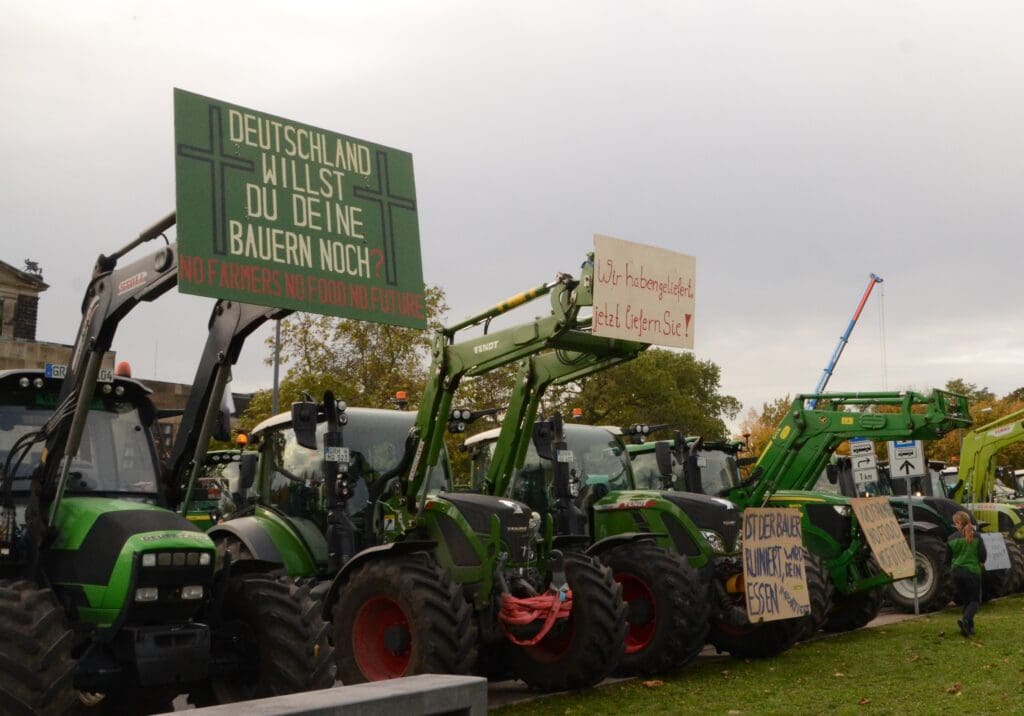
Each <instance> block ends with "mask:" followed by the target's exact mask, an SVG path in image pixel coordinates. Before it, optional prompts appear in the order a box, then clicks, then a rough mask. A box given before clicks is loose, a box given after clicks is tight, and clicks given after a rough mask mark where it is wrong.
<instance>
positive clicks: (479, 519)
mask: <svg viewBox="0 0 1024 716" xmlns="http://www.w3.org/2000/svg"><path fill="white" fill-rule="evenodd" d="M442 497H443V498H444V499H445V500H447V501H448V502H450V503H451V504H452V505H454V506H455V507H456V509H458V511H459V512H460V513H461V514H462V516H463V517H464V518H465V520H466V521H467V522H468V523H469V525H470V527H472V528H473V531H474V532H476V533H477V534H478V535H480V536H481V537H484V538H486V537H487V536H488V535H489V534H490V532H491V517H492V516H495V515H496V516H497V517H498V521H499V523H500V524H501V541H502V543H503V545H504V547H505V550H506V551H507V552H508V555H509V561H510V562H512V563H516V562H525V561H528V560H529V558H530V513H531V510H530V508H529V507H528V506H527V505H524V504H523V503H521V502H516V501H514V500H504V499H500V498H497V497H490V496H489V495H474V494H470V493H452V492H446V493H444V494H443V495H442Z"/></svg>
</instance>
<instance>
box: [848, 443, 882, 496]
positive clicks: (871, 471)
mask: <svg viewBox="0 0 1024 716" xmlns="http://www.w3.org/2000/svg"><path fill="white" fill-rule="evenodd" d="M850 470H851V472H852V474H853V484H854V486H855V487H856V488H857V493H858V495H859V494H860V492H861V490H860V486H861V485H863V484H865V483H872V482H873V483H877V482H878V462H877V460H876V459H875V443H874V442H873V441H871V440H868V439H867V438H853V439H852V440H850Z"/></svg>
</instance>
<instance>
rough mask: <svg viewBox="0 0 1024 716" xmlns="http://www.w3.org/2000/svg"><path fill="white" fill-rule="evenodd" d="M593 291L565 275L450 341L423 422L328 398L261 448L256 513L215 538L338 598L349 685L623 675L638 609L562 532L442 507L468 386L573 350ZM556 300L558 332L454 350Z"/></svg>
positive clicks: (513, 511) (447, 500)
mask: <svg viewBox="0 0 1024 716" xmlns="http://www.w3.org/2000/svg"><path fill="white" fill-rule="evenodd" d="M592 277H593V267H592V265H591V263H590V262H587V263H586V264H585V265H584V269H583V273H582V276H581V278H580V279H579V280H577V279H574V278H573V277H571V276H568V275H564V274H562V275H559V276H558V277H557V278H556V280H555V281H553V282H551V283H548V284H545V285H542V286H538V287H536V288H534V289H532V290H530V291H527V292H525V293H522V294H518V295H517V296H514V297H512V298H511V299H509V300H507V301H504V302H502V303H500V304H498V305H497V306H495V307H493V308H492V309H489V310H487V311H484V312H482V313H480V314H478V315H476V316H473V317H471V318H469V319H467V320H465V321H463V322H461V323H458V324H456V325H454V326H451V327H448V328H442V329H441V330H440V331H439V332H438V334H437V335H436V337H435V339H434V344H433V364H432V367H431V369H430V378H429V380H428V383H427V385H426V388H425V391H424V394H423V397H422V399H421V401H420V404H419V408H418V410H417V412H416V413H415V414H412V413H404V412H399V411H380V410H370V409H365V410H361V409H356V408H348V407H347V406H346V405H345V404H344V403H341V402H339V401H336V400H335V399H334V397H333V396H331V395H326V396H325V398H324V401H323V404H322V405H320V406H317V404H315V403H313V402H301V403H296V404H294V405H293V407H292V415H291V416H290V418H289V417H281V416H279V417H275V418H271V419H270V420H269V421H267V422H265V423H264V424H262V425H261V426H258V427H257V429H256V430H255V431H254V432H253V435H252V437H253V442H254V443H257V444H258V449H259V456H260V461H259V473H258V480H257V483H256V485H255V489H254V490H253V496H252V502H251V504H249V505H248V506H247V507H245V508H243V509H241V510H239V511H236V513H235V514H234V515H233V516H232V519H229V520H227V521H226V522H224V523H222V524H219V525H216V526H215V527H214V528H213V529H212V530H211V531H210V534H211V536H212V537H213V539H214V540H215V541H216V542H217V543H218V546H219V548H220V549H221V551H222V552H224V553H227V554H230V555H232V556H235V557H238V558H242V559H252V560H256V561H262V562H266V563H270V564H278V565H283V566H285V567H286V568H287V570H288V572H289V574H291V575H294V576H296V577H306V578H313V579H315V580H321V581H323V582H326V583H327V584H328V585H329V586H327V587H318V590H320V591H322V592H323V593H324V599H323V614H324V616H325V618H330V619H331V620H332V621H333V634H334V644H335V647H336V653H337V659H338V675H339V678H340V679H341V680H342V681H343V682H345V683H352V682H358V681H366V680H376V679H384V678H391V677H396V676H403V675H409V674H416V673H425V672H438V673H466V672H468V671H471V670H477V671H482V672H484V673H488V674H489V675H494V674H497V673H499V672H500V671H501V669H502V668H503V667H507V668H508V670H509V671H510V672H511V674H512V675H514V676H515V677H517V678H520V679H522V680H524V681H525V682H526V683H527V684H528V685H529V686H530V687H531V688H534V689H538V690H561V689H567V688H582V687H586V686H589V685H592V684H594V683H596V682H598V681H600V680H601V679H603V678H604V677H605V676H606V675H607V674H608V673H610V672H611V671H612V670H613V669H614V668H615V667H616V665H617V664H618V661H619V659H620V657H621V654H622V644H623V639H624V635H625V628H626V626H625V610H626V608H625V604H624V603H623V602H622V596H621V592H622V590H621V587H620V586H618V585H617V584H616V583H615V582H614V581H613V579H612V575H611V571H610V570H608V569H607V568H605V567H603V566H602V565H600V564H599V563H598V562H597V561H596V560H594V559H593V558H591V557H588V556H587V555H584V554H577V553H573V552H563V551H561V550H556V549H552V546H551V543H552V537H551V536H552V530H553V527H552V524H551V519H550V517H549V516H547V515H543V516H542V515H539V514H536V513H534V512H533V511H532V510H531V509H530V508H529V507H528V506H527V505H524V504H522V503H520V502H517V501H514V500H507V499H499V498H495V497H489V496H485V495H473V494H463V493H456V492H449V491H447V490H446V488H447V486H448V470H449V468H448V462H447V456H446V453H445V452H444V449H443V434H444V426H445V422H446V419H447V417H448V415H449V412H450V409H451V401H452V395H453V394H454V392H455V390H456V389H457V388H458V385H459V381H460V380H461V379H462V378H464V377H466V376H467V375H480V374H482V373H485V372H487V371H490V370H493V369H495V368H498V367H501V366H503V365H506V364H508V363H510V362H514V361H516V360H519V359H520V358H522V357H524V356H528V355H531V354H533V353H535V352H537V351H539V350H543V349H545V348H547V347H551V346H557V345H560V343H559V341H560V340H561V336H562V335H563V334H564V333H565V332H566V330H567V329H568V328H569V327H570V326H572V325H574V324H575V322H576V318H577V311H578V306H579V305H581V303H582V302H581V301H580V298H581V297H585V298H586V299H587V301H589V296H590V290H591V283H592V280H593V278H592ZM549 294H550V297H551V306H552V312H551V315H549V316H547V317H544V318H540V319H537V320H535V321H532V322H530V323H527V324H525V325H520V326H515V327H512V328H507V329H504V330H499V331H495V332H490V333H486V334H485V335H484V336H482V337H478V338H474V339H469V340H465V341H462V342H460V343H456V342H455V336H456V334H457V333H458V332H459V331H461V330H463V329H465V328H469V327H471V326H476V325H478V324H481V323H483V324H485V330H486V327H487V326H489V324H490V322H491V320H492V319H493V318H496V317H498V316H500V315H501V314H504V313H506V312H507V311H509V310H511V309H512V308H514V307H516V306H518V305H520V304H523V303H526V302H527V301H529V300H532V299H535V298H538V297H540V296H545V295H549ZM587 305H589V303H587Z"/></svg>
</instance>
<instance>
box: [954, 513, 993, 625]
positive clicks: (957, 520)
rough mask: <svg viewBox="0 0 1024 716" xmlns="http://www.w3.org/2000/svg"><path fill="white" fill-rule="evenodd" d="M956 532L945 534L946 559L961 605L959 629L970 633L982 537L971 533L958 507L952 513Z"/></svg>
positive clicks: (978, 583)
mask: <svg viewBox="0 0 1024 716" xmlns="http://www.w3.org/2000/svg"><path fill="white" fill-rule="evenodd" d="M953 526H954V527H956V532H954V533H953V534H951V535H950V536H949V552H950V562H951V564H952V567H953V585H954V586H955V587H956V595H957V599H958V600H959V601H960V602H961V603H962V604H963V605H964V617H963V619H958V620H957V622H956V623H957V624H958V625H959V626H960V633H961V634H963V635H964V636H968V637H970V636H974V615H975V614H977V613H978V608H979V607H980V606H981V570H982V567H981V565H983V564H985V559H986V557H987V555H986V554H985V541H984V540H983V539H981V538H980V537H979V536H978V535H977V534H975V530H974V525H972V524H971V516H970V515H969V514H967V513H966V512H963V511H962V510H961V511H960V512H957V513H956V514H955V515H953Z"/></svg>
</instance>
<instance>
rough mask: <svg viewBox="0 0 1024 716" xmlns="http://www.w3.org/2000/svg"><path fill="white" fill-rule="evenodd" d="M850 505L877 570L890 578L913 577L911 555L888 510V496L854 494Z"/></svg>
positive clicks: (914, 569) (914, 570)
mask: <svg viewBox="0 0 1024 716" xmlns="http://www.w3.org/2000/svg"><path fill="white" fill-rule="evenodd" d="M850 504H851V505H853V512H854V514H855V515H857V522H859V523H860V529H861V532H863V533H864V536H865V537H866V538H867V540H868V545H869V546H870V547H871V553H872V554H874V555H875V559H876V560H877V561H878V566H879V567H880V568H881V570H882V571H883V572H885V573H886V574H888V575H889V576H890V577H892V578H893V579H906V578H907V577H913V576H914V574H915V573H916V571H917V570H916V567H915V564H914V555H913V554H911V552H910V546H909V545H908V544H907V539H906V537H904V536H903V530H901V529H900V523H899V522H897V521H896V516H895V515H894V514H893V513H892V506H891V505H890V504H889V498H887V497H855V498H853V499H851V500H850Z"/></svg>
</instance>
